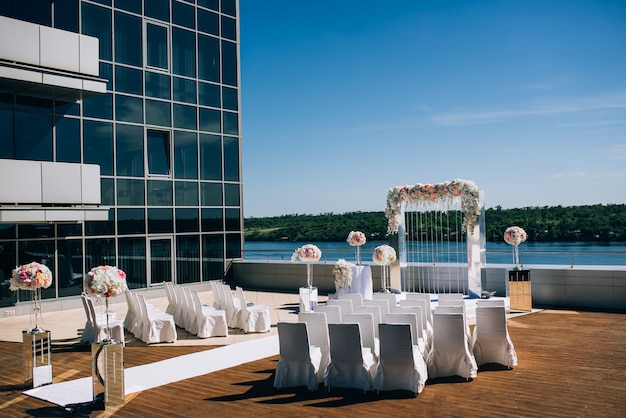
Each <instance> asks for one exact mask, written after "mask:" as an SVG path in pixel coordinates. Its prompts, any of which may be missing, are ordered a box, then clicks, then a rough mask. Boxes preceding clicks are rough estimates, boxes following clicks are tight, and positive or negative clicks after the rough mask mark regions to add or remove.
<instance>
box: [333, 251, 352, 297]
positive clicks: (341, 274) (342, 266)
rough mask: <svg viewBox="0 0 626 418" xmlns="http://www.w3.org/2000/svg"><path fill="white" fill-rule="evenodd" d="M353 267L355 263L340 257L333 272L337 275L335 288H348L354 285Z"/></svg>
mask: <svg viewBox="0 0 626 418" xmlns="http://www.w3.org/2000/svg"><path fill="white" fill-rule="evenodd" d="M352 267H354V264H352V263H350V262H348V261H346V260H344V259H343V258H340V259H339V260H338V261H337V263H335V267H334V268H333V274H334V275H335V290H339V289H347V288H349V287H350V286H352Z"/></svg>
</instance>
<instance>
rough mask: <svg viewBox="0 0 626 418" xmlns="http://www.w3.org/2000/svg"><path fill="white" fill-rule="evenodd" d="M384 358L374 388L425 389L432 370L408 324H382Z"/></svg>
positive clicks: (379, 364) (416, 392)
mask: <svg viewBox="0 0 626 418" xmlns="http://www.w3.org/2000/svg"><path fill="white" fill-rule="evenodd" d="M379 335H380V341H381V344H380V360H379V363H378V369H377V371H376V376H375V378H374V389H376V390H377V391H381V390H400V389H405V390H410V391H411V392H413V393H414V394H415V395H417V394H418V393H420V392H422V390H423V389H424V386H425V385H426V381H427V380H428V369H427V367H426V362H425V361H424V357H423V356H422V353H420V352H419V350H418V349H417V348H416V347H415V345H413V342H412V336H411V327H410V325H408V324H380V325H379Z"/></svg>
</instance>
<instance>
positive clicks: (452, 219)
mask: <svg viewBox="0 0 626 418" xmlns="http://www.w3.org/2000/svg"><path fill="white" fill-rule="evenodd" d="M385 216H386V217H387V221H388V224H387V233H388V234H389V235H394V234H397V239H398V248H397V249H398V253H399V257H398V259H399V261H400V274H401V286H402V290H403V291H409V292H427V293H446V292H460V293H464V294H466V295H469V296H470V297H480V296H481V294H482V286H481V271H482V267H483V266H484V264H485V234H484V229H485V228H484V207H483V198H482V192H481V191H479V189H478V187H477V186H476V185H475V184H474V183H473V182H472V181H468V180H461V179H457V180H452V181H446V182H443V183H437V184H420V183H418V184H415V185H413V186H398V187H394V188H392V189H390V190H389V192H388V193H387V206H386V208H385Z"/></svg>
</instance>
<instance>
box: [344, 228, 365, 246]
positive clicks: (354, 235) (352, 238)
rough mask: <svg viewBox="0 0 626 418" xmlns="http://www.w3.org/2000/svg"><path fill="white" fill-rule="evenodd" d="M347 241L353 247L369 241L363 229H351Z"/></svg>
mask: <svg viewBox="0 0 626 418" xmlns="http://www.w3.org/2000/svg"><path fill="white" fill-rule="evenodd" d="M346 241H347V242H348V244H350V245H351V246H353V247H360V246H361V245H363V244H365V243H366V242H367V238H366V237H365V234H364V233H363V232H361V231H350V233H349V234H348V238H347V239H346Z"/></svg>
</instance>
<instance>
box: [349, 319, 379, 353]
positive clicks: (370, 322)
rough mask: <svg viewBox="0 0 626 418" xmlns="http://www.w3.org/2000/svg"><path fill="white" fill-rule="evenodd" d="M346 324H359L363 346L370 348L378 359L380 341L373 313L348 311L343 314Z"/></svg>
mask: <svg viewBox="0 0 626 418" xmlns="http://www.w3.org/2000/svg"><path fill="white" fill-rule="evenodd" d="M342 320H343V323H344V324H359V329H360V331H361V342H362V343H363V347H367V348H369V349H370V351H371V352H372V354H374V359H375V360H378V354H379V353H380V341H379V340H378V338H377V337H376V331H374V317H373V315H372V314H371V313H367V312H365V313H354V312H353V313H347V314H344V315H343V318H342Z"/></svg>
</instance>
